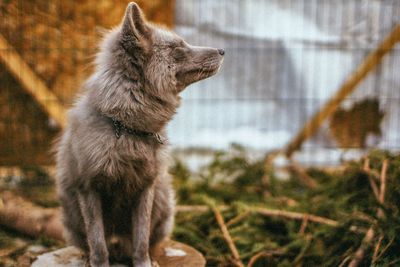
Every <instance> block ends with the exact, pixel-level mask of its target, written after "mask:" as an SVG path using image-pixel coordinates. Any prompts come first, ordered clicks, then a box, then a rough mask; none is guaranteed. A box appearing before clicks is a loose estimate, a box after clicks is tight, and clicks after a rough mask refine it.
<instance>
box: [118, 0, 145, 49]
mask: <svg viewBox="0 0 400 267" xmlns="http://www.w3.org/2000/svg"><path fill="white" fill-rule="evenodd" d="M122 33H123V35H124V36H132V37H133V38H134V39H136V40H135V41H136V42H139V43H140V42H142V41H143V39H145V40H146V39H148V38H149V35H150V30H149V28H148V27H147V25H146V19H145V18H144V15H143V13H142V10H141V9H140V7H139V6H138V5H137V4H136V3H134V2H131V3H129V4H128V7H127V8H126V11H125V17H124V20H123V22H122Z"/></svg>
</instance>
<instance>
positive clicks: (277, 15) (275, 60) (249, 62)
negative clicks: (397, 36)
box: [0, 0, 400, 165]
mask: <svg viewBox="0 0 400 267" xmlns="http://www.w3.org/2000/svg"><path fill="white" fill-rule="evenodd" d="M127 2H128V1H83V2H80V1H75V2H72V1H71V2H69V1H66V2H62V1H41V0H36V1H2V2H1V4H0V17H1V23H0V33H1V35H2V36H3V37H4V39H6V40H7V42H8V43H9V44H10V45H11V46H12V48H13V49H15V50H16V51H17V53H18V54H19V55H20V57H21V58H22V59H23V61H24V62H26V63H27V64H28V66H29V67H30V68H31V69H32V70H33V72H34V73H35V74H36V75H37V76H38V77H39V78H40V79H41V80H42V81H43V82H44V83H45V85H46V86H47V88H48V89H49V91H51V92H53V93H54V94H55V95H56V96H57V98H58V99H59V101H60V103H62V105H64V106H65V107H66V108H67V107H68V106H69V105H71V103H72V102H73V98H74V95H75V94H76V93H77V92H78V90H79V87H80V84H81V83H82V82H83V81H84V79H85V78H86V77H87V76H88V75H90V72H91V68H92V67H91V61H92V60H93V57H94V55H95V53H96V51H97V49H96V45H97V43H98V41H99V39H100V37H101V31H102V29H103V28H110V27H112V26H114V25H116V24H118V23H119V21H120V20H121V17H122V14H123V12H124V8H125V6H126V4H127ZM139 4H141V5H142V6H143V7H144V9H145V13H146V15H147V17H148V18H149V19H150V20H153V21H156V22H161V23H165V24H167V25H169V26H171V27H172V28H173V30H174V31H176V32H177V33H178V34H180V35H181V36H183V37H184V38H185V39H186V40H187V41H188V42H189V43H191V44H195V45H207V46H214V47H221V48H224V49H225V50H226V56H225V62H224V66H223V68H222V70H221V71H220V73H219V74H218V75H217V76H216V77H213V78H211V79H209V80H206V81H203V82H200V83H197V84H194V85H192V86H190V87H189V88H188V89H186V91H185V92H183V101H182V107H181V108H180V109H179V111H178V114H177V116H176V118H175V119H174V121H173V122H172V123H171V124H170V126H169V128H168V130H169V136H170V141H171V143H172V146H173V147H174V148H193V147H195V148H211V149H228V148H229V144H231V143H239V144H242V145H244V146H248V147H250V148H252V149H254V150H260V151H263V152H266V151H269V150H272V149H282V148H283V147H284V146H285V145H286V144H287V143H288V142H289V141H290V140H291V138H293V137H294V136H295V134H296V133H297V132H298V131H299V130H300V129H301V128H302V127H303V125H304V124H305V123H306V122H307V120H308V119H309V118H310V117H311V116H312V115H313V114H314V113H315V112H316V111H318V110H319V109H320V108H321V107H322V106H323V105H324V103H326V102H327V101H328V100H329V98H330V97H331V96H332V95H333V94H334V93H335V92H336V91H337V90H338V88H339V87H340V86H341V84H342V83H343V82H344V81H345V80H346V78H348V76H349V75H350V74H351V73H352V72H353V71H354V70H355V69H356V68H357V66H358V65H359V64H360V63H361V62H362V61H363V60H364V58H365V57H366V56H367V55H368V54H369V53H370V52H371V51H373V50H374V49H375V48H376V47H377V46H378V45H379V43H380V42H381V41H382V40H383V39H384V38H385V36H387V34H389V33H390V32H391V31H392V29H393V28H394V27H395V26H396V25H397V24H398V23H400V21H399V20H400V2H398V1H396V0H383V1H378V0H351V1H348V0H347V1H344V0H342V1H328V0H324V1H320V0H284V1H282V0H279V1H278V0H268V1H262V0H250V1H244V0H222V1H212V0H202V1H200V0H176V1H175V2H173V1H156V0H152V1H140V3H139ZM399 48H400V46H399V45H397V46H395V48H394V49H393V51H391V52H390V53H389V54H388V55H387V56H386V57H385V58H384V60H383V61H382V63H381V64H380V65H378V66H377V67H376V69H375V70H373V71H372V72H371V73H370V74H369V75H368V76H367V78H366V79H365V80H363V81H362V82H361V83H360V84H359V86H358V87H357V88H356V90H355V91H354V92H353V93H352V94H351V95H350V96H348V97H347V98H346V99H345V101H343V103H341V106H340V108H339V109H338V110H337V111H336V112H335V114H333V116H331V117H330V118H329V119H328V120H327V121H326V122H325V123H324V124H323V125H322V127H321V129H320V130H319V131H318V132H317V133H316V134H315V135H314V136H313V137H312V138H311V139H310V140H307V141H306V143H305V144H304V146H303V149H302V150H301V152H300V153H299V154H301V155H300V156H299V157H301V158H302V160H303V161H305V162H308V163H318V162H319V161H323V162H325V163H332V162H335V161H337V159H338V158H340V156H341V155H342V152H343V151H348V150H349V149H351V150H357V151H362V150H363V149H366V148H371V147H379V148H383V149H389V150H399V148H400V147H399V144H400V135H399V134H398V133H399V132H400V123H399V119H400V117H399V116H400V105H399V103H400V90H399V89H400V88H399V87H400V76H399V75H398V74H397V73H398V72H399V70H400V49H399ZM8 52H9V50H8V48H3V49H2V52H1V54H2V55H3V56H4V55H7V54H8ZM20 73H22V70H21V71H20ZM0 81H1V87H2V92H3V93H2V94H1V97H0V103H1V106H0V108H1V115H0V134H1V141H0V164H1V165H21V164H45V165H48V164H52V157H51V156H50V155H49V153H48V151H49V149H50V146H51V140H53V139H54V138H55V137H56V135H57V133H58V132H59V130H60V128H59V127H58V126H57V124H56V123H54V120H52V118H50V117H49V116H48V115H47V114H46V112H45V111H44V110H43V108H41V107H40V105H38V103H37V101H35V99H34V98H33V97H32V95H31V94H29V93H27V90H26V85H24V84H21V80H20V79H19V78H18V77H16V74H15V73H12V72H10V69H9V68H7V65H6V64H5V63H4V59H3V60H2V61H1V64H0ZM49 101H50V100H49ZM343 149H344V150H343ZM360 149H361V150H360Z"/></svg>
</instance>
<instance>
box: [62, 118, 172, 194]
mask: <svg viewBox="0 0 400 267" xmlns="http://www.w3.org/2000/svg"><path fill="white" fill-rule="evenodd" d="M79 112H80V116H81V114H82V111H79ZM72 116H73V114H72ZM74 121H75V122H76V124H75V125H73V126H72V127H71V131H70V134H69V138H68V139H70V140H73V142H70V144H69V145H70V146H71V150H72V151H71V152H72V154H73V156H74V158H75V162H76V164H77V170H78V175H77V176H78V177H81V179H79V180H80V182H83V183H84V184H83V186H85V187H90V188H95V189H98V191H99V192H111V193H112V192H116V191H115V190H116V189H118V190H117V191H118V192H119V193H128V195H132V194H134V193H135V192H138V191H141V190H142V189H143V188H145V187H146V186H148V185H149V184H151V183H152V182H154V179H156V178H157V177H158V176H159V175H160V173H162V172H164V171H165V168H166V167H165V166H164V165H165V157H164V155H165V154H166V153H165V152H166V151H165V150H166V148H165V145H162V144H160V143H158V141H157V140H156V139H155V138H153V137H138V136H132V135H129V134H127V133H122V135H121V136H120V137H119V138H117V137H116V135H115V130H114V127H113V125H112V122H111V121H110V120H109V119H108V118H106V117H100V116H95V118H92V116H90V115H89V116H88V117H86V118H82V116H81V118H80V120H74ZM121 191H125V192H121Z"/></svg>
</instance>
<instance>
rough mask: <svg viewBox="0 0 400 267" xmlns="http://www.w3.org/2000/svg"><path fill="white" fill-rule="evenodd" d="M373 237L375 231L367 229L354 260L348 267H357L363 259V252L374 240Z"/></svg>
mask: <svg viewBox="0 0 400 267" xmlns="http://www.w3.org/2000/svg"><path fill="white" fill-rule="evenodd" d="M374 236H375V231H374V229H373V228H372V227H371V228H369V229H368V231H367V233H366V234H365V237H364V239H363V241H362V242H361V245H360V247H359V248H358V249H357V251H356V253H355V254H354V258H353V259H352V260H351V262H350V264H349V267H357V266H358V264H359V263H360V262H361V261H362V259H363V258H364V254H365V250H366V249H367V248H368V247H369V245H370V243H371V241H372V240H373V239H374Z"/></svg>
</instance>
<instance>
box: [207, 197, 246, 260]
mask: <svg viewBox="0 0 400 267" xmlns="http://www.w3.org/2000/svg"><path fill="white" fill-rule="evenodd" d="M210 208H211V209H212V211H213V212H214V215H215V218H216V219H217V222H218V225H219V227H220V229H221V231H222V234H223V236H224V239H225V241H226V243H227V244H228V247H229V249H230V251H231V253H232V256H233V259H234V262H235V264H236V266H239V267H244V265H243V262H242V261H241V260H240V256H239V252H238V250H237V248H236V246H235V243H233V240H232V237H231V235H230V234H229V231H228V228H227V227H226V225H225V222H224V218H223V217H222V215H221V213H220V212H219V210H218V208H217V207H216V206H215V205H210Z"/></svg>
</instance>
